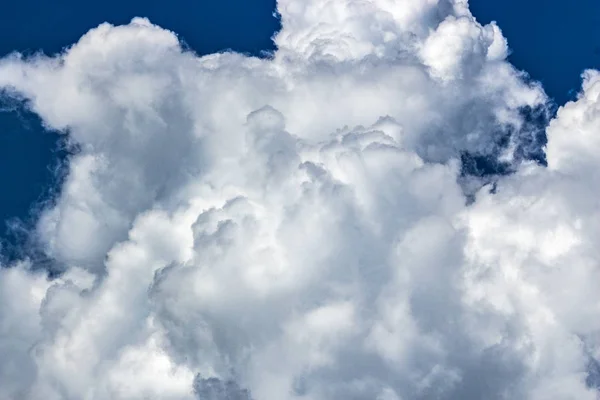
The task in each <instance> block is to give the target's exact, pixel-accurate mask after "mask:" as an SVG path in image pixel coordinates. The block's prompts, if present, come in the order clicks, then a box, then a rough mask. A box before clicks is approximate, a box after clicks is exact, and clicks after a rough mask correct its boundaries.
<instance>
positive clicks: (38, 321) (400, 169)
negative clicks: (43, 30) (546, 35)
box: [0, 0, 600, 400]
mask: <svg viewBox="0 0 600 400" xmlns="http://www.w3.org/2000/svg"><path fill="white" fill-rule="evenodd" d="M277 11H278V13H279V15H280V16H281V20H282V29H281V31H280V32H279V33H277V34H276V36H275V37H274V40H275V43H276V45H277V51H276V52H275V53H274V54H273V55H272V56H271V57H269V58H263V59H259V58H253V57H248V56H244V55H240V54H236V53H224V54H213V55H206V56H198V55H196V54H193V53H191V52H189V51H184V50H183V49H182V46H181V45H180V43H179V41H178V38H177V36H176V34H174V33H172V32H169V31H167V30H164V29H161V28H160V27H158V26H155V25H152V24H151V23H150V22H149V21H147V20H145V19H140V18H136V19H134V20H133V21H132V22H131V23H130V24H128V25H125V26H111V25H109V24H103V25H101V26H99V27H97V28H95V29H93V30H91V31H90V32H88V33H87V34H86V35H85V36H83V37H82V38H81V39H80V40H79V42H78V43H76V44H74V45H73V46H72V47H70V48H69V49H67V50H66V51H65V52H64V53H63V54H60V55H58V56H55V57H45V56H42V55H38V56H35V57H30V58H24V57H23V56H20V55H18V54H17V55H12V56H10V57H7V58H5V59H3V60H1V61H0V88H2V92H3V95H4V96H9V97H12V98H18V99H23V100H25V101H26V103H27V105H28V107H29V108H30V109H31V110H32V111H34V112H35V113H37V114H38V115H39V116H40V117H41V118H42V120H43V121H44V123H45V124H46V126H47V127H48V128H49V129H55V130H58V131H60V132H63V133H64V134H65V135H66V138H67V140H68V141H69V143H70V144H71V145H72V146H73V147H76V148H77V152H75V153H74V154H73V155H72V156H71V157H70V159H69V167H68V175H67V176H66V178H65V181H64V183H63V186H62V188H61V192H60V195H59V196H58V198H57V199H55V200H56V201H55V203H54V204H53V205H52V206H51V207H50V208H48V209H46V210H44V212H43V213H42V214H41V215H40V217H39V221H38V224H37V226H36V231H35V235H36V238H37V241H38V242H39V243H41V246H42V248H43V251H44V252H45V254H46V255H47V256H48V257H49V258H50V259H52V261H53V263H52V264H53V268H54V269H55V270H54V271H53V272H54V274H53V275H52V276H53V278H52V279H50V278H48V277H47V276H46V275H45V274H43V273H42V271H40V270H39V268H36V266H35V264H32V261H28V260H23V261H21V262H19V263H16V264H14V265H9V266H6V268H4V269H1V270H0V289H1V290H0V329H1V332H2V335H0V357H1V358H2V360H3V361H2V366H1V367H0V399H24V400H38V399H39V400H41V399H44V400H46V399H48V400H71V399H73V400H74V399H90V400H96V399H97V400H104V399H173V400H179V399H190V400H191V399H205V400H208V399H210V400H213V399H214V400H234V399H235V400H238V399H240V400H247V399H254V400H263V399H264V400H271V399H273V400H281V399H311V400H325V399H357V400H358V399H361V400H362V399H365V400H366V399H380V400H400V399H435V398H438V399H483V398H485V399H504V398H511V399H536V400H537V399H539V400H542V399H590V400H591V399H594V398H596V396H597V393H596V389H595V386H597V382H595V381H594V379H596V378H595V377H594V375H593V373H592V372H593V368H592V367H593V366H595V365H597V363H598V359H599V357H600V347H599V345H600V342H599V341H598V338H600V336H599V334H598V333H599V332H600V326H597V325H598V321H600V319H598V318H597V317H598V316H599V311H600V310H599V304H600V298H599V295H598V294H597V293H596V292H597V291H596V290H595V287H594V282H596V281H597V278H598V277H597V275H598V263H597V260H599V259H600V254H597V250H596V246H594V238H596V237H597V235H596V234H597V233H598V232H597V227H599V226H600V224H599V222H600V221H599V219H598V218H599V216H598V212H597V211H596V209H597V207H596V201H595V197H596V196H595V195H594V187H595V182H596V179H597V177H596V175H597V174H596V173H595V170H596V168H595V167H596V165H595V164H596V159H595V154H596V151H595V148H596V147H597V143H596V142H597V140H596V138H595V136H594V133H595V131H597V128H598V126H599V124H600V122H599V121H600V111H599V106H598V104H599V103H598V93H600V78H599V75H598V73H597V72H588V73H586V74H585V79H584V88H583V91H582V94H581V96H580V98H579V99H578V100H577V101H576V102H573V103H570V104H567V105H566V106H564V107H563V108H562V109H561V110H560V111H559V113H558V115H557V117H556V119H555V120H553V121H552V122H551V123H550V125H549V127H548V130H547V133H548V144H547V162H548V166H547V168H546V167H544V166H541V165H538V164H536V163H535V162H531V161H527V160H526V158H527V157H525V159H524V157H523V156H522V153H523V151H522V148H523V146H524V145H527V146H532V140H533V139H532V135H535V134H536V132H535V129H534V128H532V126H531V124H530V123H529V122H528V120H527V117H526V115H525V114H526V113H527V112H528V110H542V111H543V110H544V109H545V103H546V97H545V95H544V93H543V90H542V89H541V87H540V86H539V85H536V84H534V83H531V82H530V81H529V80H528V78H527V76H526V75H525V74H524V73H522V72H519V71H517V70H516V69H515V68H514V67H513V66H511V65H510V64H509V63H508V62H507V61H506V60H505V57H506V54H507V44H506V41H505V39H504V38H503V37H502V34H501V31H500V29H499V28H498V27H497V26H496V25H494V24H491V25H487V26H482V25H480V24H479V23H478V22H477V21H476V20H475V19H474V18H473V16H472V15H471V14H470V12H469V9H468V6H467V3H466V1H462V0H439V1H432V0H419V1H414V0H410V1H408V0H406V1H403V0H396V1H390V0H370V1H355V0H352V1H351V0H334V1H322V0H310V1H297V0H279V2H278V5H277ZM534 146H535V141H534ZM538 150H539V149H538ZM465 155H467V156H472V157H484V158H486V159H489V160H493V161H495V162H503V163H506V164H507V165H509V166H510V169H511V170H512V171H513V173H512V174H510V175H507V176H504V177H500V178H498V179H497V180H496V182H495V183H494V184H493V186H490V185H486V183H487V181H486V180H482V179H479V178H478V177H472V180H470V181H469V180H468V179H466V178H465V176H464V174H465V170H464V166H462V165H461V160H464V157H465ZM467 181H468V183H467ZM474 193H475V195H474V197H473V199H471V201H468V199H467V195H469V196H470V195H473V194H474Z"/></svg>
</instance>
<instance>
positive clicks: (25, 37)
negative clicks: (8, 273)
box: [0, 0, 600, 231]
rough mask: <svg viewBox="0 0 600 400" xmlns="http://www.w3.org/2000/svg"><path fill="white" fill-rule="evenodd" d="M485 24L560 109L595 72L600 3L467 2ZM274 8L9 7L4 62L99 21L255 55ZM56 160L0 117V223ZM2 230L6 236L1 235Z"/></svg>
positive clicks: (259, 3) (41, 141) (30, 2)
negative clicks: (153, 27) (152, 28)
mask: <svg viewBox="0 0 600 400" xmlns="http://www.w3.org/2000/svg"><path fill="white" fill-rule="evenodd" d="M470 3H471V9H472V11H473V13H474V14H475V15H476V17H477V18H478V19H479V20H480V21H481V22H485V23H487V22H489V21H492V20H496V21H497V22H498V24H499V25H500V27H501V28H502V30H503V33H504V35H505V36H506V37H507V38H508V41H509V45H510V47H511V49H512V55H511V57H510V58H511V61H512V62H513V63H514V64H515V65H517V66H518V67H519V68H522V69H524V70H526V71H528V72H529V73H530V74H531V76H532V77H533V78H534V79H536V80H540V81H542V82H543V84H544V87H545V89H546V91H547V92H548V93H549V95H550V96H551V97H553V98H554V99H556V102H557V103H558V104H562V103H564V102H565V101H566V100H568V99H569V98H572V96H573V95H574V92H573V91H576V90H577V89H578V88H579V85H580V73H581V72H582V71H583V69H585V68H590V67H594V66H596V67H597V66H598V65H600V2H598V1H597V0H578V1H577V7H574V6H573V3H571V2H563V1H544V0H529V1H526V2H523V1H521V0H504V1H489V0H471V2H470ZM274 7H275V1H274V0H256V1H247V0H229V1H217V2H213V1H189V0H177V1H170V2H164V1H112V0H111V1H103V2H80V1H64V2H60V3H59V4H58V5H57V3H54V2H47V1H42V0H22V1H14V2H9V3H8V4H7V6H5V8H4V11H3V12H2V13H1V14H0V54H3V55H4V54H7V53H10V52H12V51H15V50H16V51H20V52H25V53H31V52H34V51H37V50H40V49H41V50H43V51H44V52H45V53H55V52H58V51H60V50H61V49H62V48H63V47H64V46H67V45H69V44H72V43H74V42H75V41H76V40H77V39H78V38H79V37H80V36H81V35H82V34H83V33H85V32H86V31H87V30H88V29H90V28H92V27H94V26H96V25H98V24H99V23H101V22H103V21H109V22H111V23H113V24H120V23H127V22H128V21H129V20H130V19H131V18H132V17H133V16H146V17H148V18H150V20H151V21H152V22H154V23H157V24H158V25H161V26H163V27H165V28H168V29H171V30H173V31H175V32H177V33H178V34H179V35H180V36H181V37H182V38H183V39H184V40H185V41H186V42H187V43H188V45H189V46H190V47H191V48H193V49H194V50H195V51H196V52H198V53H201V54H205V53H212V52H215V51H219V50H223V49H228V48H231V49H234V50H237V51H242V52H249V53H254V54H259V53H260V52H261V51H262V50H268V49H271V48H272V42H271V39H270V38H271V35H272V33H273V32H274V31H275V30H276V29H278V26H279V23H278V21H277V20H276V19H275V18H274V17H273V15H272V12H273V10H274ZM59 154H60V153H59V152H57V149H56V137H55V136H54V135H53V134H49V133H46V132H44V130H43V129H42V128H41V126H40V124H39V121H38V120H37V119H36V118H34V117H32V116H30V115H28V114H27V113H25V112H21V113H6V112H3V113H0V170H1V171H2V173H1V174H0V187H3V188H10V189H9V190H5V191H4V194H3V196H2V198H1V199H0V221H8V220H11V219H15V218H19V219H26V218H27V215H28V212H29V210H30V209H31V205H32V204H34V203H35V202H37V201H38V200H40V199H42V198H43V197H44V196H45V194H46V193H47V191H48V189H49V188H50V187H51V185H52V179H51V178H52V177H53V173H52V172H51V171H50V168H52V167H53V166H55V165H56V160H57V157H58V155H59ZM0 231H4V229H0Z"/></svg>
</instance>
